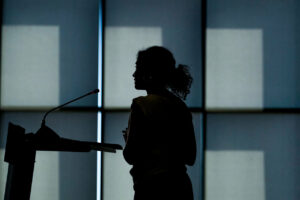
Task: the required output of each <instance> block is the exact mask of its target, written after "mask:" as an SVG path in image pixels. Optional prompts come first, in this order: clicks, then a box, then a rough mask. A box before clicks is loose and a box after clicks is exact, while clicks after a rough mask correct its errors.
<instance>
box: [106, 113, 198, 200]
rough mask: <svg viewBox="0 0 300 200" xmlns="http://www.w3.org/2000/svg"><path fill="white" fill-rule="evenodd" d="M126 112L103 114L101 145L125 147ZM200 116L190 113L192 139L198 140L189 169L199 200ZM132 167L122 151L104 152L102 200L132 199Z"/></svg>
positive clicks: (127, 114)
mask: <svg viewBox="0 0 300 200" xmlns="http://www.w3.org/2000/svg"><path fill="white" fill-rule="evenodd" d="M128 117H129V113H127V112H114V113H106V114H105V117H104V127H105V130H104V142H107V143H117V144H121V145H122V146H124V145H125V143H124V140H123V136H122V132H121V131H122V130H124V129H125V128H126V127H127V123H128ZM201 120H202V115H201V114H199V113H194V114H193V122H194V128H195V136H196V140H197V159H196V162H195V164H194V165H193V166H192V167H188V173H189V175H190V177H191V180H192V184H193V190H194V196H195V199H200V198H201V191H202V185H201V183H202V182H201V180H202V175H201V174H202V170H201V166H202V153H203V152H202V136H201V134H202V128H201ZM130 169H131V166H130V165H128V164H127V163H126V161H125V160H124V158H123V153H122V151H118V152H117V153H116V154H111V153H103V197H104V200H119V199H124V200H131V199H133V195H134V191H133V183H132V178H131V176H130V174H129V170H130ZM116 191H118V192H116Z"/></svg>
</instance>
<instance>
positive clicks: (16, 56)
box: [1, 25, 59, 107]
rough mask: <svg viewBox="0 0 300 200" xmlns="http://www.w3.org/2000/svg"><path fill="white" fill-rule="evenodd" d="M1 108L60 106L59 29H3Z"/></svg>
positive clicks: (13, 27)
mask: <svg viewBox="0 0 300 200" xmlns="http://www.w3.org/2000/svg"><path fill="white" fill-rule="evenodd" d="M1 67H2V71H1V106H2V107H24V106H26V107H35V106H39V107H43V106H47V107H49V106H56V105H58V104H59V27H58V26H13V25H12V26H3V27H2V59H1Z"/></svg>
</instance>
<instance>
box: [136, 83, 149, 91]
mask: <svg viewBox="0 0 300 200" xmlns="http://www.w3.org/2000/svg"><path fill="white" fill-rule="evenodd" d="M134 87H135V89H136V90H145V89H146V88H145V87H144V86H143V85H140V84H135V85H134Z"/></svg>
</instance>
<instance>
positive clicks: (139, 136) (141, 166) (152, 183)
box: [123, 46, 196, 200]
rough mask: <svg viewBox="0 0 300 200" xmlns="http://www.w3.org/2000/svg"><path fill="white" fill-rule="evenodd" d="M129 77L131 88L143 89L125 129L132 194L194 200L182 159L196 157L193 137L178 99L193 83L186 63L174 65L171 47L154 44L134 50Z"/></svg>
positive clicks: (143, 199) (141, 198) (138, 198)
mask: <svg viewBox="0 0 300 200" xmlns="http://www.w3.org/2000/svg"><path fill="white" fill-rule="evenodd" d="M133 77H134V80H135V88H136V89H138V90H146V91H147V96H142V97H138V98H135V99H133V102H132V105H131V115H130V118H129V125H128V128H127V129H126V130H125V131H123V133H124V138H125V141H126V146H125V149H124V151H123V155H124V158H125V160H126V161H127V162H128V163H129V164H131V165H133V167H132V169H131V170H130V173H131V175H132V177H133V182H134V190H135V195H134V200H147V199H149V200H150V199H151V200H154V199H155V200H158V199H163V200H168V199H172V200H177V199H178V200H179V199H184V200H192V199H193V191H192V184H191V181H190V179H189V177H188V175H187V173H186V166H185V165H193V164H194V162H195V158H196V142H195V135H194V127H193V124H192V116H191V113H190V112H189V110H188V108H187V106H186V105H185V103H184V102H183V101H182V99H185V98H186V96H187V94H188V93H189V88H190V86H191V83H192V77H191V76H190V74H189V72H188V69H187V66H184V65H179V66H178V67H177V68H176V67H175V59H174V57H173V55H172V53H171V52H170V51H169V50H167V49H166V48H164V47H159V46H153V47H150V48H148V49H146V50H143V51H140V52H139V53H138V56H137V61H136V71H135V72H134V74H133Z"/></svg>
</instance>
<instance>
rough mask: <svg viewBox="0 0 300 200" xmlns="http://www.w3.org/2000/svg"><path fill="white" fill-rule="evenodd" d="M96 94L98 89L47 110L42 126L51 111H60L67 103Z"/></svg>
mask: <svg viewBox="0 0 300 200" xmlns="http://www.w3.org/2000/svg"><path fill="white" fill-rule="evenodd" d="M98 92H99V89H95V90H93V91H91V92H89V93H86V94H85V95H82V96H80V97H77V98H76V99H73V100H71V101H68V102H66V103H64V104H62V105H60V106H57V107H55V108H52V109H51V110H49V111H48V112H46V114H45V115H44V117H43V121H42V126H45V120H46V117H47V115H48V114H49V113H51V112H53V111H55V110H57V109H60V108H62V107H64V106H65V105H68V104H69V103H72V102H74V101H77V100H79V99H81V98H83V97H86V96H89V95H91V94H97V93H98Z"/></svg>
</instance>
